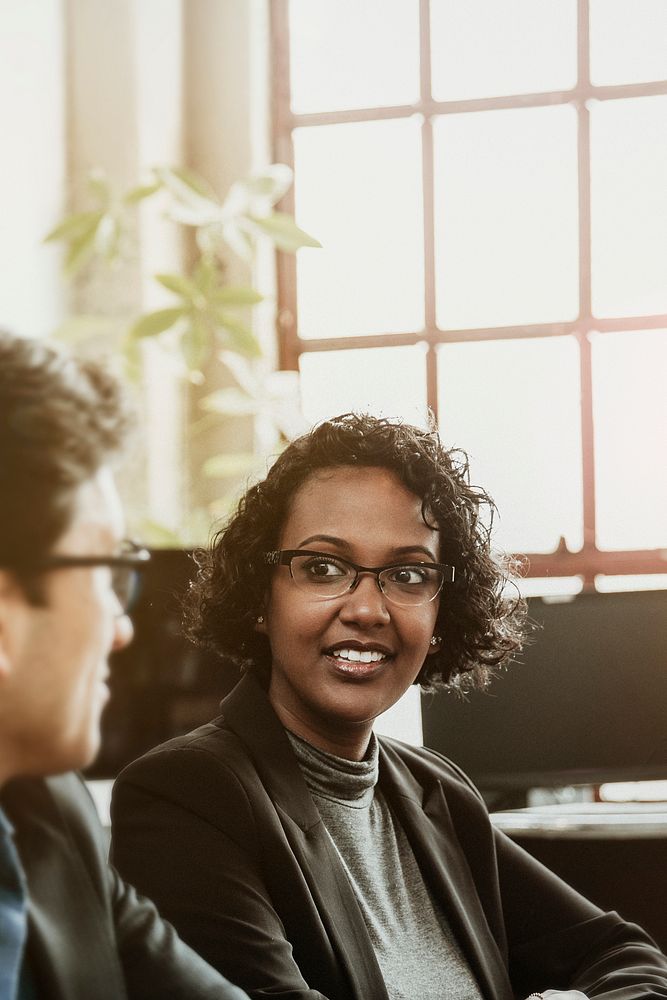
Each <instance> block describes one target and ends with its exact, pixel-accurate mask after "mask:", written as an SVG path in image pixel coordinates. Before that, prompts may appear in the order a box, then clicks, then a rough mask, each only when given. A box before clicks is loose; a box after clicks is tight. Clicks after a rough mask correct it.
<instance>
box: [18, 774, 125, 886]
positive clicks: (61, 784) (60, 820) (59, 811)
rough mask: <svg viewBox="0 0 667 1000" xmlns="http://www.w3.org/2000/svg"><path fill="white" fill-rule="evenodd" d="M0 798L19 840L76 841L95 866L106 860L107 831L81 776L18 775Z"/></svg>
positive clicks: (71, 842) (62, 842)
mask: <svg viewBox="0 0 667 1000" xmlns="http://www.w3.org/2000/svg"><path fill="white" fill-rule="evenodd" d="M0 800H1V802H2V807H3V809H4V810H5V812H6V813H7V815H8V816H9V818H10V820H11V822H12V824H13V825H14V827H15V829H16V831H17V835H18V837H19V839H23V840H25V841H27V840H28V839H30V840H31V841H36V840H37V839H40V840H43V839H45V838H57V839H58V841H59V843H61V844H64V843H66V842H69V843H70V846H71V845H72V844H73V843H75V844H76V846H77V849H79V850H81V849H84V850H87V852H88V853H89V854H90V858H91V861H93V862H94V863H95V865H96V866H98V865H101V864H102V863H103V861H104V857H105V852H106V848H107V843H106V839H105V835H104V830H103V828H102V825H101V823H100V821H99V817H98V813H97V809H96V807H95V804H94V802H93V800H92V798H91V796H90V793H89V792H88V790H87V788H86V785H85V782H84V780H83V778H82V777H81V775H79V774H77V773H75V772H73V771H70V772H68V773H66V774H59V775H53V776H49V777H29V778H28V777H26V778H15V779H14V780H13V781H10V782H8V784H7V785H6V786H5V788H3V790H2V795H1V797H0ZM84 845H85V847H84Z"/></svg>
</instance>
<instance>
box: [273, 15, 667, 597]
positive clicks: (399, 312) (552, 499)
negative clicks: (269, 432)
mask: <svg viewBox="0 0 667 1000" xmlns="http://www.w3.org/2000/svg"><path fill="white" fill-rule="evenodd" d="M271 6H272V17H273V26H272V34H273V48H272V50H273V57H274V67H273V79H274V88H275V97H274V137H275V154H276V158H277V159H280V160H283V161H285V162H288V163H291V164H292V165H293V167H294V170H295V187H294V196H293V197H294V201H293V206H291V207H293V209H294V211H295V213H296V217H297V221H298V222H299V224H300V225H302V226H303V227H304V228H305V229H306V230H308V231H309V232H312V233H313V234H315V235H316V236H317V237H318V239H319V240H320V241H321V242H322V244H323V249H322V250H320V251H310V252H304V253H302V254H301V255H300V256H299V257H298V259H297V261H296V262H295V261H294V260H293V259H292V258H286V259H284V260H282V261H281V263H280V269H279V297H280V338H281V363H282V365H283V367H286V368H295V369H296V368H299V369H300V371H301V376H302V386H303V402H304V409H305V413H306V416H307V417H308V418H309V419H310V420H317V419H321V418H323V417H326V416H331V415H333V414H334V413H338V412H342V411H344V410H347V409H351V408H358V409H364V410H368V411H371V412H375V413H383V414H386V415H391V416H400V417H403V418H406V419H410V420H413V421H423V420H424V415H425V412H426V407H427V406H428V407H430V408H431V409H432V410H433V411H434V412H435V413H436V415H437V418H438V421H439V425H440V428H441V433H442V436H443V438H444V440H445V441H446V442H447V443H448V444H451V445H457V446H462V447H464V448H465V449H466V450H467V451H468V452H469V453H470V455H471V472H472V478H473V480H474V481H477V482H479V483H482V484H483V485H484V486H485V487H487V488H488V489H489V491H490V492H491V493H492V495H493V496H494V498H495V499H496V502H497V504H498V507H499V509H500V512H501V517H500V521H499V524H498V528H497V535H496V538H497V541H498V544H499V545H501V546H503V547H504V548H506V549H509V550H511V551H520V552H527V553H528V554H529V557H530V566H531V568H530V573H531V575H532V576H534V577H547V576H551V577H554V576H557V577H561V578H564V577H568V578H570V579H571V581H572V588H573V589H577V588H578V587H581V586H582V585H583V586H586V587H591V586H593V585H594V583H596V582H597V585H598V586H599V587H600V588H601V589H612V588H614V587H617V586H631V585H632V583H631V581H630V579H629V577H630V575H631V574H650V576H648V577H647V578H646V579H645V581H644V585H648V586H655V585H664V584H665V581H666V579H667V578H666V577H665V574H666V573H667V561H666V558H667V556H666V550H667V517H666V516H665V511H666V510H667V462H665V427H666V425H667V419H666V417H667V413H666V406H665V400H666V399H667V392H666V383H667V183H666V181H665V179H666V178H667V45H666V44H665V41H666V39H667V4H666V3H665V2H664V0H632V2H630V0H579V2H577V0H505V2H503V3H497V2H496V0H466V2H465V3H463V2H460V0H431V2H429V0H273V2H272V5H271ZM619 578H620V579H619ZM646 581H648V583H647V582H646Z"/></svg>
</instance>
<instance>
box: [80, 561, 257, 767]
mask: <svg viewBox="0 0 667 1000" xmlns="http://www.w3.org/2000/svg"><path fill="white" fill-rule="evenodd" d="M195 569H196V567H195V564H194V561H193V559H192V556H191V555H190V554H189V553H188V552H186V551H182V550H180V549H158V550H154V551H153V552H152V558H151V561H150V562H149V563H148V566H147V567H146V570H145V573H144V574H143V576H144V579H143V582H142V587H141V593H140V595H139V600H138V602H137V604H136V607H135V608H134V609H133V610H132V615H131V617H132V621H133V624H134V641H133V642H132V643H131V645H129V646H128V647H127V648H126V649H123V650H120V651H119V652H116V653H114V654H113V655H112V656H111V658H110V666H111V678H110V689H111V698H110V700H109V704H108V705H107V707H106V709H105V711H104V715H103V716H102V746H101V749H100V752H99V754H98V756H97V759H96V760H95V762H94V763H93V764H92V765H91V767H90V768H89V769H88V771H87V772H86V774H87V777H90V778H113V777H114V776H115V775H116V774H118V772H119V771H120V770H121V768H123V767H124V766H125V765H126V764H129V762H130V761H131V760H134V759H135V757H139V756H140V755H141V754H143V753H145V752H146V751H147V750H150V748H151V747H154V746H156V745H157V744H158V743H162V742H163V741H164V740H168V739H170V738H171V737H172V736H177V735H179V734H180V733H186V732H188V731H189V730H190V729H194V728H195V727H196V726H199V725H201V724H202V723H203V722H208V721H209V719H213V718H215V716H217V715H218V714H219V705H220V701H221V699H222V698H224V696H225V695H226V694H228V693H229V691H230V690H231V688H232V687H233V686H234V684H236V682H237V681H238V679H239V677H240V673H239V670H238V668H237V667H235V666H234V665H232V664H230V663H226V662H225V661H224V660H223V659H221V658H220V657H219V656H217V655H216V654H215V653H213V652H209V651H206V650H202V649H200V648H198V647H196V646H194V645H193V644H192V643H190V642H188V640H187V639H186V638H184V636H183V630H182V624H181V619H182V609H181V603H182V599H183V595H184V594H185V591H186V590H187V588H188V585H189V582H190V580H191V579H192V578H193V577H194V575H195Z"/></svg>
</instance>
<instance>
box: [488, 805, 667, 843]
mask: <svg viewBox="0 0 667 1000" xmlns="http://www.w3.org/2000/svg"><path fill="white" fill-rule="evenodd" d="M491 821H492V822H493V825H494V826H495V827H497V828H498V829H499V830H502V831H503V833H506V834H507V835H508V836H510V837H516V836H520V837H539V838H543V839H558V840H563V839H568V838H571V839H572V840H581V839H588V838H590V839H592V840H629V839H638V840H648V839H661V838H662V839H667V802H620V803H619V802H613V803H611V802H585V803H581V802H578V803H568V804H563V805H548V806H534V807H532V808H528V809H511V810H507V811H506V812H497V813H492V814H491Z"/></svg>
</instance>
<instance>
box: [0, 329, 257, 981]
mask: <svg viewBox="0 0 667 1000" xmlns="http://www.w3.org/2000/svg"><path fill="white" fill-rule="evenodd" d="M129 423H130V417H129V413H128V410H127V408H126V405H125V403H124V401H123V398H122V393H121V390H120V387H119V385H118V383H117V382H116V381H115V380H114V379H113V378H112V377H111V376H110V375H109V374H108V373H106V372H105V371H104V370H103V369H102V368H100V367H99V366H97V365H94V364H92V363H79V362H77V361H75V360H72V359H71V358H68V357H67V356H65V355H63V354H61V353H60V352H58V351H56V350H55V349H54V348H52V347H50V346H48V345H45V344H43V343H41V342H35V341H29V340H23V339H21V338H17V337H13V336H11V335H9V334H6V333H2V332H0V1000H15V998H16V1000H24V998H31V997H40V998H49V1000H50V998H60V997H63V998H64V997H67V998H69V1000H79V998H80V1000H106V998H108V1000H112V998H113V1000H123V998H157V997H160V998H161V1000H162V998H168V997H172V998H176V997H195V998H204V997H206V998H214V997H219V998H223V1000H243V998H244V996H245V994H244V993H243V992H242V991H241V990H239V989H237V988H236V987H234V986H232V985H231V984H230V983H229V982H228V981H227V980H226V979H224V978H223V977H222V976H221V975H219V973H217V972H215V971H214V970H213V969H212V968H211V967H210V966H209V965H207V964H206V962H204V961H203V960H202V959H200V958H199V957H198V956H197V955H196V954H195V953H194V952H193V951H191V950H190V949H189V948H188V947H186V945H184V944H183V943H182V942H181V941H180V940H179V938H178V937H177V935H176V933H175V931H174V930H173V928H172V927H171V926H170V925H169V924H167V923H165V922H164V921H163V920H161V918H160V917H159V915H158V913H157V911H156V910H155V908H154V906H153V905H152V904H151V903H149V902H148V901H147V900H145V899H143V898H141V897H139V896H138V895H137V894H136V893H135V891H134V890H133V889H132V888H131V887H130V886H128V885H127V884H126V883H125V882H123V881H122V879H120V878H119V876H118V875H117V874H116V872H115V871H114V870H113V869H112V868H110V867H109V865H108V864H107V854H106V842H105V838H104V833H103V831H102V829H101V826H100V824H99V820H98V818H97V814H96V811H95V807H94V805H93V803H92V801H91V799H90V797H89V795H88V793H87V791H86V789H85V786H84V784H83V782H82V781H81V780H80V779H79V778H78V777H77V776H76V775H74V774H71V773H70V774H65V773H63V772H67V771H70V769H72V768H79V767H84V766H85V765H87V764H89V763H90V762H91V761H92V759H93V757H94V756H95V754H96V752H97V749H98V745H99V739H100V725H99V724H100V715H101V713H102V709H103V707H104V705H105V703H106V700H107V699H108V697H109V690H108V688H107V685H106V680H107V677H108V667H107V657H108V655H109V653H110V652H111V651H112V650H115V649H120V648H122V647H123V646H125V645H126V644H127V643H128V642H130V640H131V638H132V625H131V623H130V620H129V618H128V617H127V615H126V612H127V609H128V607H129V603H130V601H131V598H132V594H133V589H134V585H135V584H136V582H137V576H138V573H139V571H140V568H141V565H142V563H143V562H145V561H146V559H147V558H148V553H146V552H145V551H143V550H139V549H137V548H136V547H134V546H132V545H131V544H130V543H128V542H126V541H124V540H123V530H124V529H123V515H122V510H121V506H120V502H119V499H118V495H117V493H116V488H115V485H114V481H113V475H112V472H111V469H110V465H109V463H110V462H111V461H112V459H114V458H115V457H116V456H117V455H118V453H119V451H120V450H121V448H122V445H123V443H124V440H125V437H126V433H127V430H128V427H129Z"/></svg>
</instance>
